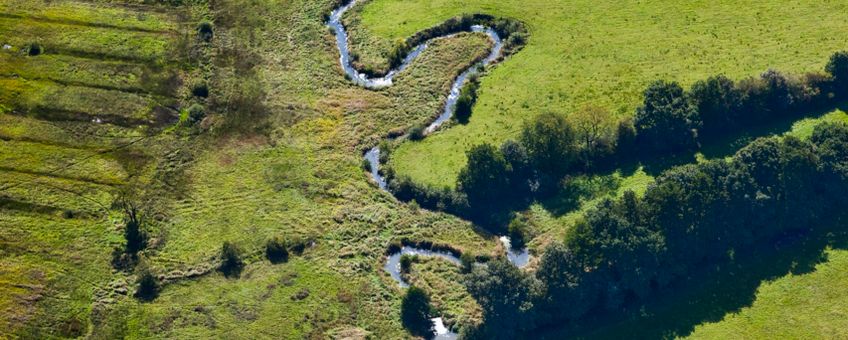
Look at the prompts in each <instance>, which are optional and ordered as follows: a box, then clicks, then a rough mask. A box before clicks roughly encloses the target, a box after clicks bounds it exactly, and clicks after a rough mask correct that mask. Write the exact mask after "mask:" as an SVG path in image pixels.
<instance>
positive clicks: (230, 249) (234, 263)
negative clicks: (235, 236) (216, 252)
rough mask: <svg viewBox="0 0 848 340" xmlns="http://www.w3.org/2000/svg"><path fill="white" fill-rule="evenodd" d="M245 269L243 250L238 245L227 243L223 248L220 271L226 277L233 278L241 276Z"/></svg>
mask: <svg viewBox="0 0 848 340" xmlns="http://www.w3.org/2000/svg"><path fill="white" fill-rule="evenodd" d="M243 268H244V261H243V260H242V250H241V248H239V247H238V246H237V245H235V244H233V243H231V242H229V241H227V242H224V245H223V246H222V247H221V266H220V267H219V270H220V271H221V272H222V273H224V276H227V277H233V276H238V275H239V274H241V270H242V269H243Z"/></svg>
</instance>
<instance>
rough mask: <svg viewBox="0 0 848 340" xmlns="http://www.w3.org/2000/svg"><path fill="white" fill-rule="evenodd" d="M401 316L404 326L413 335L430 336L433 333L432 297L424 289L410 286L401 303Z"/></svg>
mask: <svg viewBox="0 0 848 340" xmlns="http://www.w3.org/2000/svg"><path fill="white" fill-rule="evenodd" d="M400 318H401V323H402V324H403V327H405V328H406V329H408V330H409V332H410V333H412V334H413V335H417V336H421V337H424V338H430V337H431V336H432V335H433V323H432V322H430V297H429V296H427V293H426V292H424V290H423V289H421V288H418V287H415V286H410V287H409V289H407V290H406V294H405V295H404V296H403V300H402V301H401V304H400Z"/></svg>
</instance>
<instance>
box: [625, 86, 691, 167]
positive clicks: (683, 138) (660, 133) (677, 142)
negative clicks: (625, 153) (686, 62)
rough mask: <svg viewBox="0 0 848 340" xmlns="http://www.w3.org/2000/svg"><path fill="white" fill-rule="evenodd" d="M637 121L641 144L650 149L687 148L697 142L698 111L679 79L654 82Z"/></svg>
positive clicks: (683, 149) (677, 149)
mask: <svg viewBox="0 0 848 340" xmlns="http://www.w3.org/2000/svg"><path fill="white" fill-rule="evenodd" d="M634 124H635V126H636V132H637V137H638V141H639V144H640V145H642V146H644V147H646V148H648V149H650V150H651V151H655V152H677V151H686V150H691V149H694V148H695V147H696V146H697V145H698V143H697V140H696V136H697V135H696V134H695V131H696V129H698V128H699V127H700V125H701V122H700V118H699V117H698V110H697V108H696V107H695V105H693V104H692V101H691V100H689V98H687V97H686V96H685V95H684V92H683V88H682V87H680V84H678V83H676V82H666V81H656V82H654V83H652V84H651V86H649V87H648V89H647V90H645V101H644V104H643V105H642V107H640V108H639V109H638V110H637V111H636V120H635V122H634Z"/></svg>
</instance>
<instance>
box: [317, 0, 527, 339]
mask: <svg viewBox="0 0 848 340" xmlns="http://www.w3.org/2000/svg"><path fill="white" fill-rule="evenodd" d="M355 4H356V0H353V1H350V2H349V3H348V4H346V5H343V6H341V7H339V8H337V9H335V10H334V11H332V12H331V13H330V17H329V21H328V22H327V25H328V26H330V28H332V29H333V31H334V32H335V36H336V46H337V47H338V49H339V55H340V57H339V62H340V63H341V66H342V69H344V71H345V74H347V76H348V77H349V78H350V79H351V81H352V82H354V83H356V84H357V85H359V86H363V87H366V88H370V89H379V88H384V87H388V86H391V85H392V84H393V79H394V77H395V76H396V75H397V74H399V73H400V72H402V71H403V70H405V69H406V68H407V67H408V66H409V65H410V64H411V63H412V62H413V61H415V59H416V58H418V56H419V55H420V54H421V52H423V51H424V50H425V49H426V48H427V46H428V43H429V42H430V41H431V40H433V39H438V38H444V37H448V36H451V35H452V34H448V35H444V36H440V37H436V38H433V39H430V40H428V41H425V42H424V43H422V44H420V45H418V46H416V47H415V48H413V49H412V51H411V52H410V53H409V54H408V55H407V56H406V57H405V58H404V59H403V62H402V63H401V64H400V65H399V66H397V67H396V68H394V69H392V70H390V71H389V72H388V73H387V74H386V75H385V76H383V77H375V78H369V77H368V76H367V75H365V74H363V73H360V72H359V71H357V70H356V68H355V67H353V63H352V60H351V55H350V46H349V44H348V36H347V31H346V30H345V27H344V25H343V24H342V17H343V16H344V14H345V12H347V11H348V10H349V9H351V8H352V7H353V6H354V5H355ZM471 31H472V32H480V33H484V34H486V35H487V36H488V37H489V39H491V40H492V42H493V46H492V49H491V51H490V52H489V55H488V56H486V58H484V59H483V60H482V61H480V62H478V63H477V64H475V65H472V66H471V67H469V68H467V69H466V70H465V71H463V72H462V73H460V75H459V76H458V77H456V79H455V80H454V82H453V84H452V85H451V89H450V93H449V94H448V98H447V100H446V101H445V105H444V108H443V109H442V113H441V114H440V115H439V116H438V117H437V118H436V119H435V120H434V121H433V122H432V123H430V125H428V126H427V128H426V129H425V134H430V133H432V132H434V131H436V130H437V129H438V128H439V127H440V126H441V125H442V124H444V123H445V122H447V121H448V120H449V119H450V118H451V117H452V116H453V113H454V109H455V108H456V101H457V99H459V94H460V91H461V90H462V86H463V85H464V84H465V81H466V80H467V79H468V78H469V77H471V76H472V75H474V74H477V73H478V72H480V70H482V69H483V68H484V67H486V66H488V65H491V64H492V63H494V62H495V61H497V60H498V58H499V57H500V55H501V51H502V49H503V40H502V39H501V37H500V36H499V35H498V33H497V32H495V31H494V30H493V29H491V28H488V27H484V26H479V25H475V26H472V27H471ZM365 159H366V160H367V161H368V163H369V165H370V168H371V176H372V177H373V178H374V181H375V182H376V183H377V185H378V186H379V187H380V189H382V190H386V191H388V190H387V183H386V179H385V178H384V177H383V176H382V175H381V174H380V149H379V148H378V147H374V148H372V149H371V150H369V151H368V152H367V153H365ZM499 240H500V241H501V243H502V244H503V245H504V248H506V249H507V259H508V260H509V261H510V262H511V263H513V264H514V265H516V266H518V267H523V266H524V265H526V264H527V262H528V261H529V257H530V256H529V253H528V252H527V249H526V248H524V249H520V250H514V249H512V248H511V247H510V240H509V238H508V237H506V236H501V237H500V238H499ZM405 254H408V255H418V256H434V257H439V258H442V259H445V260H447V261H449V262H451V263H453V264H456V265H460V263H461V262H460V260H459V258H457V257H456V256H455V255H453V254H451V253H449V252H441V251H433V250H428V249H421V248H415V247H408V246H404V247H402V248H401V250H400V251H398V252H396V253H393V254H390V255H389V256H388V259H387V260H386V264H385V266H384V267H383V269H384V270H385V271H386V272H388V273H389V275H391V277H392V278H393V279H394V280H395V281H396V282H397V283H398V285H400V286H401V287H404V288H405V287H408V286H409V284H408V283H406V282H405V281H404V280H403V278H402V277H401V274H400V257H401V256H402V255H405ZM432 321H433V326H434V330H435V333H434V335H435V337H436V339H455V338H456V337H457V334H456V333H453V332H451V331H450V330H448V329H447V328H446V327H445V325H444V323H443V322H442V318H433V319H432Z"/></svg>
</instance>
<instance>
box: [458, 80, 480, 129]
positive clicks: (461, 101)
mask: <svg viewBox="0 0 848 340" xmlns="http://www.w3.org/2000/svg"><path fill="white" fill-rule="evenodd" d="M478 88H480V80H479V79H478V78H477V76H472V77H471V79H469V80H468V83H467V84H465V86H463V87H462V91H460V94H459V98H457V100H456V108H455V110H454V115H453V117H454V119H456V121H458V122H460V123H462V124H465V123H468V119H469V118H470V117H471V109H472V108H473V107H474V103H476V102H477V89H478Z"/></svg>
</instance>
